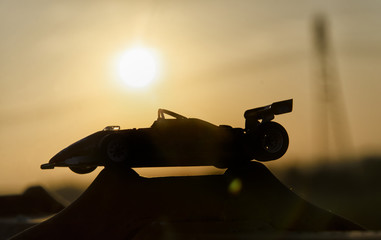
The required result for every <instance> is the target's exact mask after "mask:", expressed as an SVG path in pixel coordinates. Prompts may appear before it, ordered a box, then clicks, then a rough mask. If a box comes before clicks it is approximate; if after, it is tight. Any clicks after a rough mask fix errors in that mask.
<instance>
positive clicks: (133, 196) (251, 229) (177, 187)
mask: <svg viewBox="0 0 381 240" xmlns="http://www.w3.org/2000/svg"><path fill="white" fill-rule="evenodd" d="M353 230H363V229H362V228H361V227H360V226H358V225H356V224H354V223H352V222H350V221H348V220H346V219H344V218H341V217H339V216H337V215H335V214H333V213H330V212H328V211H325V210H323V209H320V208H317V207H315V206H313V205H311V204H309V203H308V202H306V201H305V200H303V199H301V198H300V197H299V196H297V195H296V194H294V193H293V192H292V191H290V190H289V189H288V188H287V187H285V186H284V185H283V184H282V183H281V182H280V181H279V180H278V179H277V178H276V177H275V176H274V175H273V174H272V173H271V172H270V171H269V170H268V169H267V168H266V167H265V166H264V165H263V164H261V163H258V162H252V163H250V164H248V165H246V166H243V167H239V168H234V169H228V170H227V171H226V172H225V174H224V175H218V176H217V175H213V176H191V177H162V178H143V177H140V176H138V174H137V173H136V172H135V171H133V170H131V169H127V168H126V169H121V168H105V169H104V170H103V171H102V172H101V173H100V174H99V175H98V176H97V178H96V179H95V180H94V181H93V183H92V184H91V185H90V186H89V188H88V189H87V190H86V191H85V192H84V193H83V194H82V195H81V196H80V197H79V198H78V199H77V200H76V201H75V202H73V203H72V204H71V205H70V206H68V207H67V208H65V209H64V210H63V211H61V212H60V213H58V214H57V215H55V216H54V217H52V218H50V219H49V220H47V221H45V222H43V223H40V224H39V225H36V226H35V227H32V228H30V229H28V230H26V231H24V232H22V233H21V234H19V235H17V236H15V237H14V239H71V238H76V239H152V238H155V239H165V238H166V237H176V236H184V235H186V236H192V235H198V234H203V235H207V236H220V235H222V234H227V236H232V237H233V236H234V235H235V234H238V235H240V234H245V233H247V234H252V233H258V232H263V231H272V232H274V231H302V232H306V231H313V232H314V231H353ZM233 238H234V237H233Z"/></svg>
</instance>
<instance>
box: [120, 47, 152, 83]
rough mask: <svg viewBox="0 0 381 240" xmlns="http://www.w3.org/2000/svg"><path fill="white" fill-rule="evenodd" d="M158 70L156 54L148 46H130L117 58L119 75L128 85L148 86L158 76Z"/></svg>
mask: <svg viewBox="0 0 381 240" xmlns="http://www.w3.org/2000/svg"><path fill="white" fill-rule="evenodd" d="M158 71H159V63H158V59H157V57H156V54H155V53H154V52H153V51H152V50H150V49H148V48H144V47H133V48H130V49H128V50H127V51H126V52H124V53H123V54H122V56H121V58H120V59H119V63H118V73H119V77H120V78H121V79H122V81H123V82H124V83H125V84H127V85H128V86H130V87H135V88H142V87H145V86H148V85H149V84H150V83H152V82H153V81H154V80H155V79H156V78H157V77H158Z"/></svg>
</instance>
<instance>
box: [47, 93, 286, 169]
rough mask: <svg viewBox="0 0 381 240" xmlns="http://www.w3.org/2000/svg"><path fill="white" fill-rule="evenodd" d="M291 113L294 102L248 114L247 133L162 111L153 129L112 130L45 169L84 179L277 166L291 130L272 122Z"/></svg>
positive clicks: (58, 156) (65, 153)
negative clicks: (120, 168)
mask: <svg viewBox="0 0 381 240" xmlns="http://www.w3.org/2000/svg"><path fill="white" fill-rule="evenodd" d="M291 111H292V99H290V100H286V101H281V102H275V103H273V104H271V105H268V106H264V107H259V108H254V109H250V110H247V111H246V112H245V114H244V117H245V119H246V123H245V128H244V129H243V128H233V127H231V126H227V125H220V126H216V125H213V124H211V123H208V122H206V121H203V120H200V119H195V118H186V117H184V116H182V115H180V114H177V113H174V112H171V111H168V110H165V109H159V111H158V118H157V120H156V121H155V122H154V123H153V125H152V126H151V127H150V128H141V129H136V128H134V129H126V130H121V129H120V127H119V126H108V127H106V128H104V129H103V130H102V131H99V132H96V133H94V134H91V135H90V136H88V137H85V138H83V139H82V140H79V141H78V142H75V143H73V144H72V145H70V146H68V147H67V148H65V149H63V150H62V151H60V152H59V153H57V154H56V155H55V156H54V157H53V158H52V159H50V161H49V163H46V164H42V165H41V169H53V168H54V167H69V168H70V169H71V170H72V171H74V172H76V173H80V174H83V173H89V172H92V171H93V170H94V169H95V168H96V167H98V166H105V167H107V166H112V165H125V166H128V167H131V168H140V167H166V166H208V165H211V166H216V167H218V168H228V167H231V166H236V165H241V164H244V163H246V162H249V161H251V160H253V159H256V160H258V161H270V160H275V159H278V158H280V157H282V156H283V155H284V154H285V153H286V151H287V148H288V144H289V139H288V134H287V132H286V130H285V129H284V128H283V127H282V126H281V125H280V124H278V123H276V122H273V121H272V120H273V119H274V116H275V115H278V114H283V113H288V112H291ZM167 115H168V116H167ZM168 117H169V118H168Z"/></svg>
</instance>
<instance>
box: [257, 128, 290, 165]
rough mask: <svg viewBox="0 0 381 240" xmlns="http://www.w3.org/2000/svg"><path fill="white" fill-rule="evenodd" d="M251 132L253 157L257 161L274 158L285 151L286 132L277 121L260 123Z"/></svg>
mask: <svg viewBox="0 0 381 240" xmlns="http://www.w3.org/2000/svg"><path fill="white" fill-rule="evenodd" d="M251 134H253V135H252V136H251V137H250V139H251V140H250V142H251V144H254V159H256V160H258V161H271V160H276V159H279V158H280V157H282V156H283V155H284V154H285V153H286V152H287V149H288V144H289V139H288V134H287V131H286V129H284V127H282V125H280V124H279V123H276V122H265V123H261V124H260V125H259V126H258V127H257V129H256V130H255V132H254V133H251ZM252 147H253V146H252Z"/></svg>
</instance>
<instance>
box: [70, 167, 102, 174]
mask: <svg viewBox="0 0 381 240" xmlns="http://www.w3.org/2000/svg"><path fill="white" fill-rule="evenodd" d="M69 168H70V170H72V171H73V172H75V173H78V174H87V173H91V172H92V171H94V170H95V169H96V168H97V166H89V167H69Z"/></svg>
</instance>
